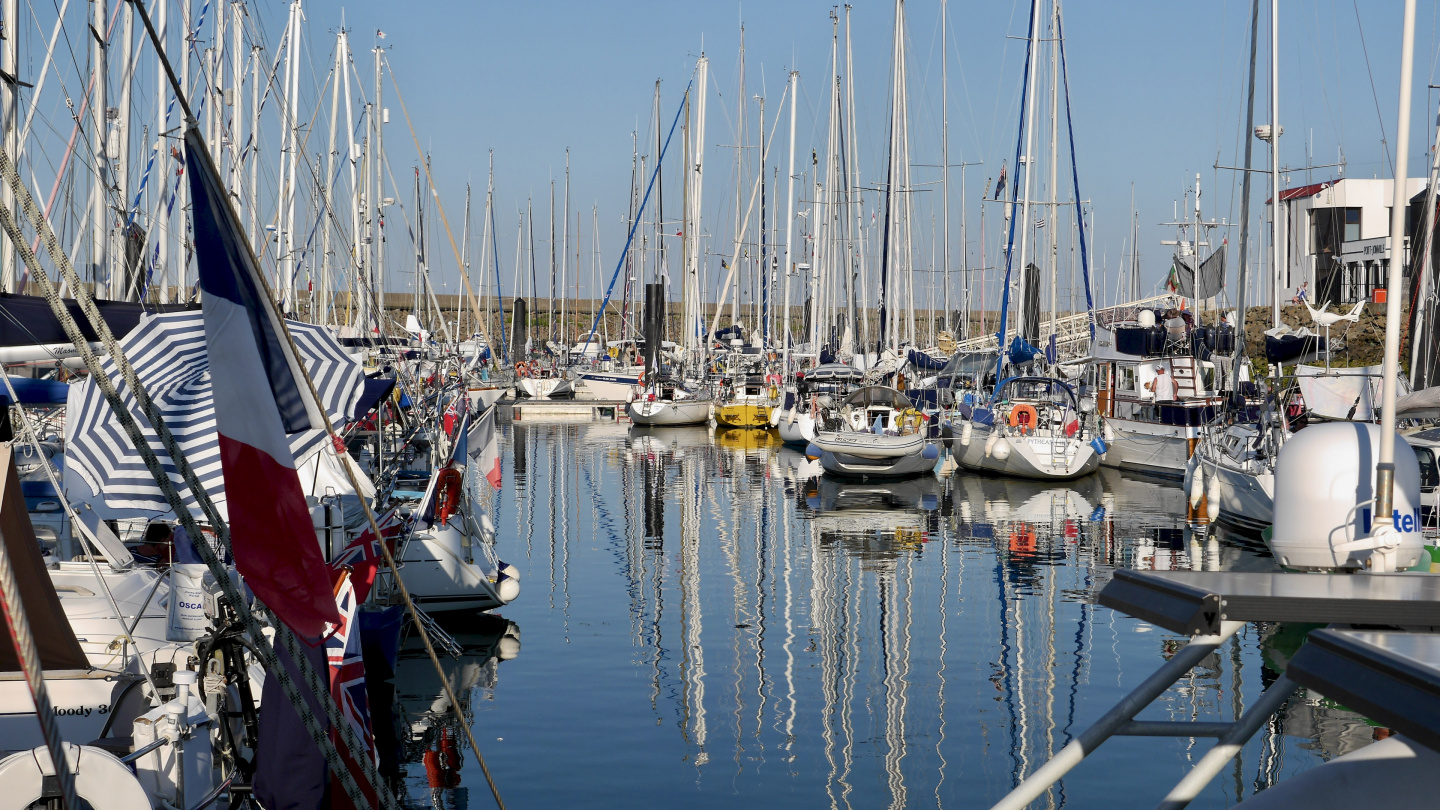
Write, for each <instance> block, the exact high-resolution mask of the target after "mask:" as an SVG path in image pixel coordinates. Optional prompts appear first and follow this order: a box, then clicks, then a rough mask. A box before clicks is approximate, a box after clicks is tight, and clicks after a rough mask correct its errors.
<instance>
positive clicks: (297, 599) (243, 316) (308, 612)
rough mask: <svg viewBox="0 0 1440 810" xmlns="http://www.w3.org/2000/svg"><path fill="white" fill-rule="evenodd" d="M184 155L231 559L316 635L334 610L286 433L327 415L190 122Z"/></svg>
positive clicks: (335, 616) (294, 622)
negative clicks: (225, 501) (316, 398)
mask: <svg viewBox="0 0 1440 810" xmlns="http://www.w3.org/2000/svg"><path fill="white" fill-rule="evenodd" d="M185 157H186V167H187V169H188V171H187V173H188V174H189V175H190V198H191V202H192V205H193V207H194V211H193V216H192V220H193V222H194V228H195V264H196V266H197V267H198V268H199V275H200V289H201V291H202V292H203V293H204V295H203V297H202V299H201V308H202V311H203V312H204V318H205V345H206V346H207V348H208V349H209V353H210V386H211V390H212V391H213V392H214V397H215V424H216V428H217V430H218V432H219V434H220V466H221V470H222V471H223V473H224V477H225V495H226V499H227V501H228V503H229V510H230V542H231V546H232V547H233V550H234V554H235V565H236V567H238V568H239V569H240V573H241V574H243V575H244V576H245V581H246V583H247V584H248V585H249V586H250V589H251V590H252V591H254V592H255V595H256V596H258V597H259V598H260V599H261V601H263V602H264V603H265V604H266V605H267V606H268V607H269V608H270V609H271V610H273V611H274V612H275V615H276V616H278V617H279V618H280V620H281V621H283V622H285V624H287V625H289V626H290V628H291V629H293V630H294V631H295V632H297V633H299V634H300V635H301V636H304V637H308V638H312V639H313V638H319V637H320V636H321V635H322V634H323V633H324V632H325V625H326V623H330V624H335V623H338V622H339V620H340V614H339V612H338V611H337V609H336V607H335V597H334V593H333V591H332V590H331V583H332V582H333V579H332V578H331V574H330V572H329V570H328V568H327V567H326V565H325V559H324V558H323V557H322V556H321V554H320V544H319V543H318V542H317V541H316V539H315V530H314V528H313V527H312V525H311V522H310V511H309V509H308V508H307V506H306V504H305V494H304V491H303V490H302V489H301V488H300V478H299V476H297V475H296V472H295V457H294V456H293V455H291V453H290V445H289V442H288V441H287V439H286V435H287V434H291V433H298V432H300V431H303V430H311V429H319V428H322V427H323V426H324V419H323V417H322V412H321V410H320V405H319V403H317V402H316V401H315V399H314V397H313V396H311V393H310V387H309V385H308V384H307V382H306V380H305V376H304V375H305V369H304V367H303V366H302V365H301V364H300V360H299V358H298V357H296V356H295V353H294V351H292V349H291V346H290V343H289V341H288V340H286V338H285V334H284V332H283V327H282V324H281V321H280V314H279V312H278V311H277V310H276V308H275V305H274V303H273V302H272V301H271V300H270V297H269V295H267V294H266V291H265V286H264V284H263V282H262V281H261V279H260V267H259V263H258V262H257V261H256V259H255V254H254V253H253V252H252V251H251V249H250V245H249V244H248V243H247V242H246V240H245V236H244V231H243V230H242V229H241V226H240V220H239V218H238V217H237V216H236V214H235V211H234V209H232V208H231V207H230V203H229V200H228V199H227V198H226V195H225V190H224V188H223V186H222V185H221V183H220V177H219V174H218V173H217V171H216V170H215V166H214V163H212V162H211V160H210V157H209V155H208V153H206V152H205V145H204V142H203V141H201V140H200V136H199V133H198V132H197V131H195V130H194V129H192V130H190V131H189V132H187V133H186V134H185Z"/></svg>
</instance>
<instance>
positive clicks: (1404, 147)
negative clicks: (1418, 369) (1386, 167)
mask: <svg viewBox="0 0 1440 810" xmlns="http://www.w3.org/2000/svg"><path fill="white" fill-rule="evenodd" d="M1277 2H1278V0H1277ZM1402 37H1403V38H1402V39H1401V43H1400V114H1399V119H1400V121H1399V123H1398V125H1397V126H1396V129H1395V193H1394V195H1393V196H1392V197H1391V207H1390V268H1389V271H1388V272H1387V273H1386V277H1385V286H1386V298H1385V376H1384V381H1385V382H1384V388H1383V391H1384V395H1383V399H1382V400H1381V403H1382V405H1381V410H1380V461H1379V463H1377V464H1376V465H1375V522H1374V531H1373V532H1372V534H1371V536H1372V537H1375V538H1377V540H1378V539H1379V538H1381V537H1382V536H1386V535H1388V538H1387V539H1392V542H1395V543H1398V542H1399V539H1400V536H1399V534H1398V533H1397V532H1396V528H1395V514H1394V512H1393V505H1394V495H1395V400H1396V397H1397V395H1398V394H1399V390H1398V382H1399V380H1398V378H1399V376H1400V317H1401V316H1400V296H1401V295H1402V291H1401V276H1402V275H1403V274H1404V267H1405V249H1404V245H1405V215H1406V208H1407V206H1408V204H1409V202H1410V195H1409V193H1408V192H1407V190H1406V188H1405V186H1406V181H1407V180H1408V179H1409V177H1408V171H1407V170H1408V169H1409V166H1407V165H1406V161H1407V160H1409V157H1410V88H1411V80H1412V78H1413V73H1414V61H1415V0H1405V25H1404V33H1403V35H1402ZM1388 547H1389V548H1392V549H1393V548H1394V546H1388ZM1383 548H1386V546H1381V547H1380V548H1379V549H1377V551H1380V550H1381V549H1383ZM1378 568H1379V566H1377V569H1378ZM1390 570H1393V566H1391V567H1390Z"/></svg>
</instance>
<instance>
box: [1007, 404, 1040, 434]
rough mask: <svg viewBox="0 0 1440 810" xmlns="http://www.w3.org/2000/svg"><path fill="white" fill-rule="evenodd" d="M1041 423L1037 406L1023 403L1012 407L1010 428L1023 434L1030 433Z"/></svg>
mask: <svg viewBox="0 0 1440 810" xmlns="http://www.w3.org/2000/svg"><path fill="white" fill-rule="evenodd" d="M1039 423H1040V414H1038V413H1036V412H1035V406H1033V405H1026V404H1025V403H1023V402H1022V403H1019V404H1018V405H1011V406H1010V427H1013V428H1015V429H1016V430H1019V431H1020V432H1021V433H1029V432H1030V431H1031V430H1033V429H1034V428H1035V426H1036V425H1037V424H1039Z"/></svg>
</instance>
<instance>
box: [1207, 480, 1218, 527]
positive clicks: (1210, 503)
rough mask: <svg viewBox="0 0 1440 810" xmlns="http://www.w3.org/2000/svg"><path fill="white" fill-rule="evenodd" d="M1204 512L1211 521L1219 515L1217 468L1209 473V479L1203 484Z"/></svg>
mask: <svg viewBox="0 0 1440 810" xmlns="http://www.w3.org/2000/svg"><path fill="white" fill-rule="evenodd" d="M1205 514H1206V516H1207V517H1209V518H1210V519H1211V520H1212V521H1213V520H1214V519H1215V518H1217V517H1220V471H1219V470H1218V469H1217V470H1214V471H1212V472H1211V473H1210V481H1209V482H1208V483H1207V484H1206V485H1205Z"/></svg>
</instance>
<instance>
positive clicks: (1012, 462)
mask: <svg viewBox="0 0 1440 810" xmlns="http://www.w3.org/2000/svg"><path fill="white" fill-rule="evenodd" d="M952 432H955V433H959V431H952ZM990 436H991V428H989V427H987V426H984V425H975V426H974V427H973V428H972V434H971V437H970V441H969V444H963V443H962V440H961V438H960V437H959V435H956V436H954V437H952V439H951V445H950V448H951V453H953V454H954V456H955V461H956V463H958V464H959V465H960V466H962V467H965V468H966V469H970V470H979V471H982V472H988V473H994V474H996V475H1010V476H1015V477H1017V478H1032V479H1036V480H1047V481H1065V480H1069V479H1072V478H1079V477H1081V476H1084V475H1089V474H1090V473H1093V472H1095V471H1096V470H1097V469H1099V468H1100V455H1099V454H1098V453H1096V452H1095V448H1094V447H1092V446H1091V445H1090V443H1089V442H1086V441H1083V440H1081V439H1063V440H1060V441H1059V442H1058V443H1057V442H1056V441H1055V440H1053V439H1051V438H1050V437H1047V436H1007V437H1005V441H1006V442H1008V443H1009V445H1010V454H1009V456H1007V457H1006V458H1003V459H1002V458H998V457H997V456H995V455H994V454H993V453H986V451H985V446H986V444H988V443H989V439H990ZM1057 444H1058V446H1061V447H1063V448H1064V450H1065V454H1064V458H1063V459H1053V460H1052V453H1051V450H1052V448H1053V447H1055V446H1057Z"/></svg>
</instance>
